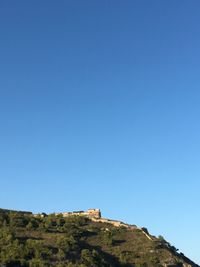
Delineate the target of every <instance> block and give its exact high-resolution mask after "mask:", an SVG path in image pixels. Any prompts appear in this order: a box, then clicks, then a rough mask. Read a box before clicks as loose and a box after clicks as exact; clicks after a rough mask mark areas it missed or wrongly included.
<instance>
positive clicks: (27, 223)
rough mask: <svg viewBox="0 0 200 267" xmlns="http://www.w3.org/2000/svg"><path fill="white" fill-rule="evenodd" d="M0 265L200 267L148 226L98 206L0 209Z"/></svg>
mask: <svg viewBox="0 0 200 267" xmlns="http://www.w3.org/2000/svg"><path fill="white" fill-rule="evenodd" d="M0 266H8V267H49V266H56V267H64V266H68V267H77V266H80V267H86V266H88V267H115V266H116V267H181V266H182V267H198V265H197V264H195V263H194V262H192V261H191V260H190V259H188V258H187V257H186V256H184V255H183V254H182V253H179V252H178V250H177V249H176V248H175V247H174V246H172V245H171V244H170V243H169V242H167V241H166V240H165V239H164V238H163V237H161V236H160V237H155V236H152V235H151V234H149V233H148V230H147V229H146V228H139V227H137V226H136V225H129V224H125V223H123V222H120V221H116V220H110V219H106V218H102V217H101V212H100V210H99V209H89V210H88V211H78V212H64V213H55V214H49V215H47V214H45V213H42V214H32V213H31V212H25V211H21V212H20V211H10V210H4V209H0Z"/></svg>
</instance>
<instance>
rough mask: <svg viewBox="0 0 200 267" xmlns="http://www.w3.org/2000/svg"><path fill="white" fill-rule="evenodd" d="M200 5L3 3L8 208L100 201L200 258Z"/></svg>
mask: <svg viewBox="0 0 200 267" xmlns="http://www.w3.org/2000/svg"><path fill="white" fill-rule="evenodd" d="M199 11H200V2H199V1H197V0H196V1H195V0H191V1H185V0H176V1H160V0H152V1H148V0H134V1H132V0H127V1H122V0H121V1H119V0H110V1H105V0H101V1H96V0H95V1H94V0H84V1H81V0H76V1H74V0H68V1H64V0H60V1H52V0H48V1H47V0H44V1H38V0H34V1H33V0H31V1H25V0H20V1H14V0H10V1H7V0H6V1H5V0H2V1H0V181H1V188H2V190H1V194H0V203H1V204H0V207H2V208H13V209H19V210H32V211H34V212H41V211H44V212H54V211H68V210H84V209H87V208H92V207H95V208H101V209H102V213H103V216H105V217H110V218H114V219H120V220H122V221H125V222H128V223H131V224H137V225H139V226H146V227H148V229H149V230H150V232H151V233H152V234H155V235H160V234H161V235H163V236H164V237H165V238H166V239H167V240H168V241H169V242H171V243H172V244H173V245H175V246H176V247H178V248H179V249H180V250H181V251H182V252H183V253H184V254H186V255H187V256H189V257H191V259H192V260H194V261H196V262H197V263H199V264H200V256H199V240H200V231H199V225H200V214H199V206H200V197H199V188H200V180H199V176H200V164H199V160H200V138H199V137H200V124H199V118H200V104H199V103H200V75H199V72H200V49H199V48H200V27H199V25H200V16H199Z"/></svg>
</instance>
